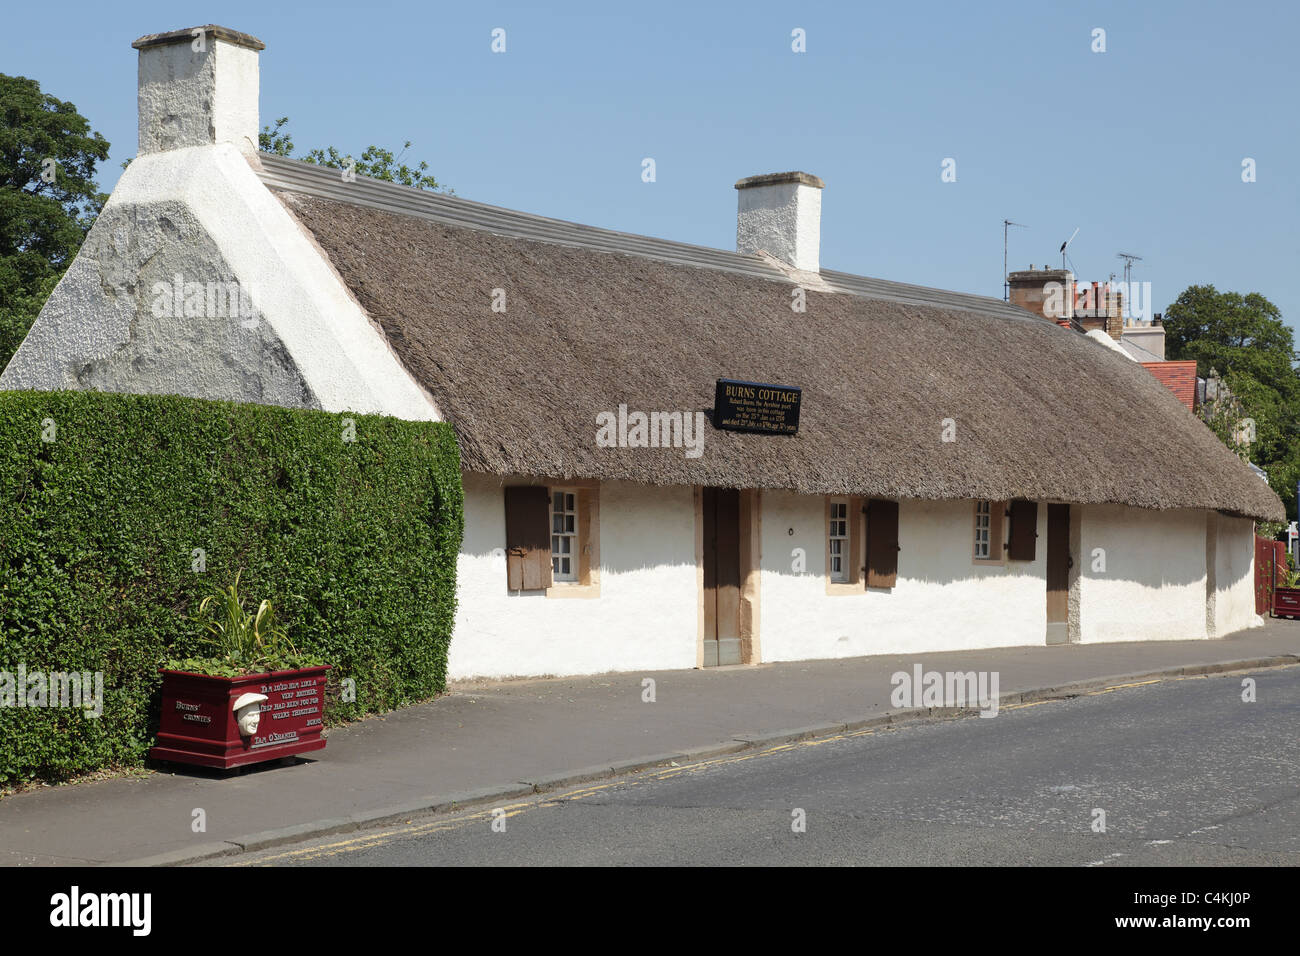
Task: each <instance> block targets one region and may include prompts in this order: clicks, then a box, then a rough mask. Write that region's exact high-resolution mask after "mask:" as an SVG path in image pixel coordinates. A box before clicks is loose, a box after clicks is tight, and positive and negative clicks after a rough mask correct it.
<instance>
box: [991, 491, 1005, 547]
mask: <svg viewBox="0 0 1300 956" xmlns="http://www.w3.org/2000/svg"><path fill="white" fill-rule="evenodd" d="M1006 510H1007V503H1006V502H1005V501H990V502H989V560H990V561H1001V560H1002V559H1003V558H1004V557H1005V556H1006V541H1007V539H1006V534H1005V533H1004V530H1003V529H1004V527H1005V521H1006Z"/></svg>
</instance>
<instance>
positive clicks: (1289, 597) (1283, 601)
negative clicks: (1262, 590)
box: [1273, 587, 1300, 618]
mask: <svg viewBox="0 0 1300 956" xmlns="http://www.w3.org/2000/svg"><path fill="white" fill-rule="evenodd" d="M1273 613H1274V614H1276V615H1277V616H1278V617H1291V618H1295V617H1300V588H1283V587H1278V588H1274V589H1273Z"/></svg>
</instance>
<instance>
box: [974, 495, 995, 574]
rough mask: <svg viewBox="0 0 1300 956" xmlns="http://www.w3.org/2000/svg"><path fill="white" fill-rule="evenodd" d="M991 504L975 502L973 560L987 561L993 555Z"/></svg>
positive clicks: (988, 502) (989, 502)
mask: <svg viewBox="0 0 1300 956" xmlns="http://www.w3.org/2000/svg"><path fill="white" fill-rule="evenodd" d="M992 532H993V502H992V501H984V500H980V501H976V502H975V560H976V561H988V560H990V559H991V558H992V555H993V534H992Z"/></svg>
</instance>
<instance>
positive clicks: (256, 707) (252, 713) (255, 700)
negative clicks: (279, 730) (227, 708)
mask: <svg viewBox="0 0 1300 956" xmlns="http://www.w3.org/2000/svg"><path fill="white" fill-rule="evenodd" d="M266 699H267V697H266V695H265V694H241V695H240V696H239V697H238V698H236V700H235V704H234V709H235V722H236V723H237V724H239V732H240V734H241V735H243V736H245V737H251V736H253V734H255V733H257V725H258V724H259V723H261V722H262V702H263V701H265V700H266Z"/></svg>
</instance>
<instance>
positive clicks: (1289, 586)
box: [1273, 553, 1300, 618]
mask: <svg viewBox="0 0 1300 956" xmlns="http://www.w3.org/2000/svg"><path fill="white" fill-rule="evenodd" d="M1277 571H1278V572H1280V576H1281V577H1282V579H1283V580H1284V581H1285V583H1284V584H1279V585H1277V586H1275V587H1274V588H1273V613H1274V614H1275V615H1277V616H1278V617H1289V618H1296V617H1300V571H1297V570H1296V567H1295V559H1294V558H1293V557H1292V556H1291V555H1290V553H1288V554H1287V556H1286V567H1285V568H1278V569H1277Z"/></svg>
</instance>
